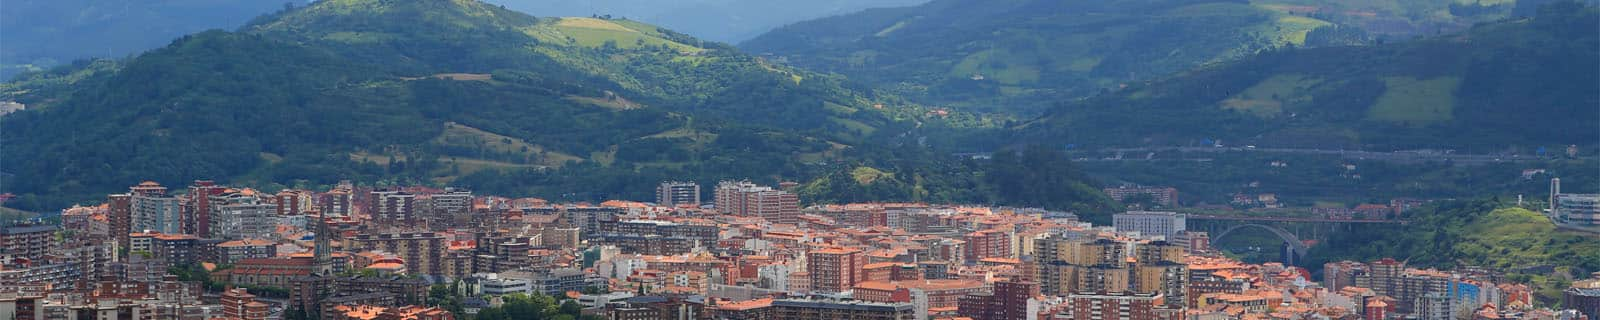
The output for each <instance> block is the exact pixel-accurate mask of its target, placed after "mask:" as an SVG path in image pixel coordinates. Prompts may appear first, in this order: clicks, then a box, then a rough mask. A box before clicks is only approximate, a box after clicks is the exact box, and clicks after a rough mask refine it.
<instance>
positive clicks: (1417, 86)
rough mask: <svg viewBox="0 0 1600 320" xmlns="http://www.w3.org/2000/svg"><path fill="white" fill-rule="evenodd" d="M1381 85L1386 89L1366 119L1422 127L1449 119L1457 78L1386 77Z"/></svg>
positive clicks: (1453, 103)
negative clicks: (1385, 86) (1384, 85)
mask: <svg viewBox="0 0 1600 320" xmlns="http://www.w3.org/2000/svg"><path fill="white" fill-rule="evenodd" d="M1383 81H1384V84H1386V85H1387V86H1388V89H1387V90H1385V91H1384V92H1383V95H1382V96H1379V97H1378V102H1377V103H1375V104H1373V105H1372V108H1371V109H1368V110H1367V118H1368V119H1371V120H1378V121H1390V122H1406V123H1411V124H1413V125H1424V124H1427V123H1431V122H1435V121H1448V120H1450V119H1451V118H1452V114H1453V113H1452V111H1453V110H1454V109H1455V104H1456V97H1455V91H1456V86H1458V85H1460V84H1461V79H1460V78H1455V77H1439V78H1433V79H1427V80H1420V79H1416V78H1410V77H1386V78H1384V79H1383Z"/></svg>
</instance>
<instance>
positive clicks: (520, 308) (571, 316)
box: [476, 293, 605, 320]
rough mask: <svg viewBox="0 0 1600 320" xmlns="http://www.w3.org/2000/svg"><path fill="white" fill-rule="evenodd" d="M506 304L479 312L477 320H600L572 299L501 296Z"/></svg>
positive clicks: (536, 295) (599, 317) (539, 296)
mask: <svg viewBox="0 0 1600 320" xmlns="http://www.w3.org/2000/svg"><path fill="white" fill-rule="evenodd" d="M500 299H502V300H504V301H505V302H504V304H503V305H501V306H499V307H491V308H484V309H482V310H478V316H477V318H476V319H477V320H579V319H581V320H598V319H605V317H603V316H599V315H584V314H583V306H582V305H579V304H578V301H576V300H572V299H561V300H557V299H556V298H553V297H550V296H546V295H542V294H534V295H531V296H530V295H525V294H520V293H514V294H509V295H504V296H501V297H500Z"/></svg>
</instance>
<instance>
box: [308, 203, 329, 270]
mask: <svg viewBox="0 0 1600 320" xmlns="http://www.w3.org/2000/svg"><path fill="white" fill-rule="evenodd" d="M313 216H315V217H316V218H315V219H313V220H312V221H311V223H314V224H316V227H315V230H316V237H317V239H316V240H317V243H316V246H317V247H316V248H314V249H313V251H312V252H313V255H312V266H313V268H315V269H314V270H312V272H313V273H314V274H315V275H318V276H324V277H327V276H332V275H333V239H332V238H333V231H332V230H331V229H329V228H328V220H327V218H326V217H324V216H323V215H322V213H321V212H316V213H315V214H314V215H313Z"/></svg>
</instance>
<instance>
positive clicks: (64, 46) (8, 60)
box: [0, 0, 292, 79]
mask: <svg viewBox="0 0 1600 320" xmlns="http://www.w3.org/2000/svg"><path fill="white" fill-rule="evenodd" d="M287 2H292V1H263V0H138V1H134V0H7V1H6V2H5V5H4V7H5V9H4V10H0V39H4V40H3V41H4V42H5V45H0V79H8V78H10V77H11V76H13V75H15V74H17V73H20V72H23V71H28V70H30V69H35V68H48V67H50V66H54V65H56V64H60V63H66V62H71V61H72V60H74V59H80V58H88V57H101V58H119V57H123V56H126V55H130V54H136V53H139V52H143V51H145V50H149V49H150V48H155V47H158V46H161V45H163V44H166V43H167V42H169V41H172V38H175V37H178V36H181V35H185V34H190V33H194V32H198V31H202V30H206V29H216V28H220V29H233V28H236V27H238V26H240V25H243V24H244V22H245V21H248V20H250V18H251V17H255V16H258V15H261V14H264V13H268V12H273V11H276V10H281V9H282V8H283V7H284V4H285V3H287Z"/></svg>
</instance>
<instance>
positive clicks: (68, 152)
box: [0, 0, 1109, 212]
mask: <svg viewBox="0 0 1600 320" xmlns="http://www.w3.org/2000/svg"><path fill="white" fill-rule="evenodd" d="M702 43H704V42H702V41H699V40H697V39H694V38H691V37H689V36H686V35H683V34H680V33H676V32H673V31H670V30H665V29H661V28H656V27H653V26H650V25H646V24H643V23H638V22H634V21H629V20H612V19H595V18H537V17H533V16H529V15H525V14H521V13H517V12H513V11H508V10H504V9H502V8H500V7H498V6H492V5H486V4H483V3H479V2H476V1H468V0H421V1H394V0H325V1H319V2H317V3H315V4H313V5H310V6H307V7H303V8H297V9H294V10H289V11H285V12H281V13H277V14H274V15H269V16H263V17H260V18H258V19H256V20H255V21H252V22H251V23H250V24H249V25H247V26H245V27H243V28H241V29H240V30H239V31H237V32H224V31H209V32H204V33H200V34H194V35H189V36H184V37H182V38H179V39H177V40H174V41H173V42H172V43H171V44H170V45H168V46H167V47H164V48H160V49H157V50H153V51H151V52H148V53H145V54H143V55H140V56H138V57H135V58H131V59H127V60H122V61H104V60H102V61H95V62H85V63H81V64H75V65H70V66H64V67H61V68H58V69H54V70H49V71H46V72H39V73H32V74H27V75H23V76H21V77H20V78H19V79H18V80H17V81H14V82H10V83H6V84H3V85H0V101H7V100H14V101H19V102H21V103H24V104H27V105H28V106H29V108H28V110H26V111H22V112H18V113H14V114H11V115H7V116H5V117H4V118H0V121H3V123H0V128H4V129H5V130H6V131H5V135H4V137H5V141H4V142H5V143H4V144H3V149H0V152H4V153H5V154H8V155H28V156H8V157H4V161H5V162H4V166H3V167H4V168H5V170H6V172H5V173H6V174H5V175H0V178H3V179H5V181H3V183H0V186H4V188H5V189H4V190H0V191H3V192H12V193H16V194H18V195H20V197H19V198H18V199H17V200H14V201H12V202H11V203H8V205H11V206H15V207H18V208H26V209H33V210H50V209H56V208H60V207H63V206H66V205H69V204H71V203H72V202H76V201H86V200H93V199H97V198H100V197H103V196H104V194H106V193H111V192H118V191H120V190H125V188H126V187H127V186H129V185H132V184H135V183H138V182H139V181H143V180H155V181H158V182H161V183H163V184H167V185H184V184H186V183H188V181H190V180H193V179H217V180H219V181H222V182H225V183H233V184H238V185H247V186H257V187H261V188H268V189H269V190H271V189H272V188H276V187H283V186H317V185H327V184H331V183H335V182H337V181H338V180H341V179H350V180H356V181H361V182H364V183H378V184H414V183H423V184H433V185H443V184H450V185H457V186H465V187H469V188H473V189H475V190H478V191H480V192H484V193H489V194H503V195H531V196H541V197H547V198H550V199H561V200H572V201H579V200H600V199H651V198H652V197H653V193H652V191H651V190H653V186H654V185H655V184H656V183H658V182H660V181H665V180H693V181H698V182H701V183H714V182H715V181H717V180H720V179H743V178H752V179H755V180H757V181H761V182H764V183H776V182H777V181H784V180H792V181H808V180H810V179H812V178H815V177H818V176H821V175H824V174H827V173H828V172H830V170H832V168H833V167H834V166H835V164H839V165H841V166H857V165H865V166H883V167H887V168H898V166H895V165H893V163H894V162H896V161H902V159H908V160H905V161H929V162H932V163H944V164H946V165H948V168H951V170H949V171H943V172H929V173H927V174H923V175H911V174H908V175H906V176H918V177H922V178H924V181H930V182H929V183H950V184H961V183H967V184H976V183H984V184H1011V183H1012V182H1010V181H1000V182H988V181H979V180H978V179H979V178H978V177H981V176H982V175H981V174H976V172H982V171H985V170H990V168H988V167H986V166H983V165H979V164H973V163H954V162H955V161H954V160H953V159H949V158H948V157H945V156H942V155H935V154H933V153H928V152H926V151H925V150H911V151H894V152H890V151H886V149H885V148H884V147H891V146H907V145H908V144H907V143H906V141H903V140H906V138H900V136H902V133H904V132H907V131H910V130H913V129H915V128H916V127H918V126H919V125H929V126H936V125H938V124H939V123H941V121H944V120H942V119H944V118H945V116H944V115H942V114H941V115H939V116H937V117H935V116H934V113H929V112H927V111H928V110H927V109H924V108H922V107H919V106H916V105H913V104H908V103H905V102H904V101H901V100H900V99H898V98H896V97H895V96H892V95H880V94H877V93H874V92H873V91H871V90H869V89H865V88H862V87H860V86H857V85H853V84H851V83H849V82H847V81H845V80H844V79H843V78H841V77H839V76H833V75H822V74H816V73H811V72H806V71H803V70H799V69H794V68H790V67H786V66H781V65H774V64H769V63H767V62H766V61H764V60H762V59H759V58H756V57H752V56H748V55H745V54H741V53H739V52H738V51H737V50H735V49H734V48H732V47H729V46H726V45H720V44H714V43H713V44H707V45H702ZM907 148H908V149H914V148H910V147H909V146H908V147H907ZM1059 172H1063V173H1069V172H1071V171H1070V169H1063V170H1061V171H1059ZM1080 178H1081V176H1077V175H1073V176H1071V177H1063V178H1062V179H1072V181H1074V182H1079V183H1086V182H1085V181H1084V180H1081V179H1080ZM922 182H923V181H919V183H922ZM909 190H910V189H909V188H902V189H896V190H895V192H889V193H882V194H878V195H876V197H878V198H879V199H884V200H897V201H911V200H927V201H961V202H969V201H972V202H976V201H984V199H989V197H990V196H991V195H989V194H982V193H977V192H972V193H963V194H953V195H931V196H923V195H917V194H914V193H912V192H910V191H909ZM838 192H845V191H844V190H839V191H838ZM836 194H837V192H836V193H834V195H836ZM825 196H828V195H825ZM1063 199H1065V198H1063ZM1073 199H1075V200H1074V201H1077V202H1093V201H1098V200H1100V199H1097V198H1094V197H1093V195H1092V194H1091V195H1084V196H1081V197H1077V198H1073ZM1066 203H1067V202H1066V201H1062V200H1057V202H1053V203H1052V205H1065V204H1066ZM1096 205H1097V206H1098V208H1105V207H1104V206H1103V202H1102V203H1096ZM1102 212H1109V210H1105V211H1102Z"/></svg>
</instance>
